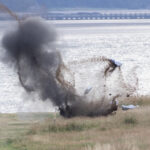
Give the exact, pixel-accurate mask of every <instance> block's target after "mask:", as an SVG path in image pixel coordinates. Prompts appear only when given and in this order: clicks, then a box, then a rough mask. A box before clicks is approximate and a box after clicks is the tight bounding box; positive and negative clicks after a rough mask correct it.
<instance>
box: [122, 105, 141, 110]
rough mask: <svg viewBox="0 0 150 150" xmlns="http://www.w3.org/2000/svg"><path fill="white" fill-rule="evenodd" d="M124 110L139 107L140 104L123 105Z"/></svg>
mask: <svg viewBox="0 0 150 150" xmlns="http://www.w3.org/2000/svg"><path fill="white" fill-rule="evenodd" d="M121 107H122V110H128V109H135V108H138V107H139V105H122V106H121Z"/></svg>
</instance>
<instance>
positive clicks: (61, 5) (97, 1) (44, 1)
mask: <svg viewBox="0 0 150 150" xmlns="http://www.w3.org/2000/svg"><path fill="white" fill-rule="evenodd" d="M0 2H1V3H3V4H5V5H6V6H7V7H9V8H10V9H11V10H13V11H30V10H36V9H39V8H46V9H66V8H68V9H71V8H74V9H75V8H81V9H82V8H89V9H91V8H93V9H97V8H100V9H150V0H0Z"/></svg>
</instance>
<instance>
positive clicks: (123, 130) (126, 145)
mask: <svg viewBox="0 0 150 150" xmlns="http://www.w3.org/2000/svg"><path fill="white" fill-rule="evenodd" d="M130 99H131V98H130ZM149 100H150V99H149ZM149 100H148V98H147V99H143V98H141V100H140V98H138V99H137V101H136V99H135V98H134V99H131V100H129V99H128V100H125V101H124V102H123V101H122V103H129V104H133V103H132V102H134V104H140V107H139V108H137V109H134V110H128V111H122V110H121V109H119V110H118V111H117V113H116V115H110V116H108V117H95V118H88V117H76V118H72V119H64V118H62V117H60V116H59V115H56V119H55V114H51V113H37V114H36V113H34V114H33V113H32V114H27V116H28V117H26V119H25V120H23V119H20V117H18V116H17V114H11V115H10V114H0V150H120V149H122V150H149V149H150V142H149V141H150V136H149V135H150V118H149V114H150V103H149ZM141 101H142V102H141ZM43 118H44V119H43ZM28 119H29V120H28Z"/></svg>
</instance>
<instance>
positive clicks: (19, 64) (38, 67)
mask: <svg viewBox="0 0 150 150" xmlns="http://www.w3.org/2000/svg"><path fill="white" fill-rule="evenodd" d="M0 9H4V10H6V11H7V12H8V13H9V14H10V15H11V16H13V17H14V18H15V19H16V20H17V21H18V25H16V26H15V28H13V30H12V31H9V32H7V33H6V34H4V35H3V37H2V46H3V48H4V49H5V51H6V60H5V63H7V64H10V63H11V64H14V65H15V67H16V68H15V69H16V70H17V73H18V78H19V81H20V84H21V86H22V87H23V88H24V89H25V91H26V92H27V93H28V94H30V93H32V94H34V93H36V94H37V95H38V96H39V98H40V100H42V101H46V100H49V101H51V102H52V103H53V105H54V106H55V107H58V109H59V112H60V114H61V115H62V116H64V117H67V118H69V117H74V116H90V117H93V116H107V115H109V114H111V113H112V112H113V111H116V110H117V107H118V106H117V101H116V98H118V97H119V96H118V95H117V94H116V96H114V97H112V98H111V100H112V102H111V103H110V99H108V98H107V97H106V95H107V94H108V91H107V84H106V80H105V79H106V78H107V77H109V76H110V75H111V74H110V73H112V72H114V70H115V69H116V68H120V67H121V64H120V63H118V62H116V61H114V60H112V59H108V58H106V57H99V58H91V59H87V60H86V59H85V60H81V61H74V62H71V63H70V64H67V65H66V64H64V61H63V59H62V57H61V54H60V52H59V50H57V47H56V45H55V42H56V40H57V33H56V31H55V29H54V27H52V26H51V25H49V24H48V23H47V22H46V21H45V20H44V19H42V18H39V17H38V18H37V17H29V18H26V19H23V20H20V19H19V20H18V17H17V15H15V14H14V13H13V12H11V11H10V10H9V9H8V8H6V7H4V6H3V5H0ZM86 63H92V64H95V63H97V64H100V65H102V66H103V63H104V70H103V69H100V68H99V66H98V67H97V68H96V69H95V70H96V71H97V72H96V75H97V78H96V79H97V80H96V82H94V83H93V85H92V84H90V85H91V87H89V88H87V89H86V88H82V89H83V90H84V89H86V90H85V91H83V92H82V94H81V95H80V94H78V92H77V81H76V80H77V77H79V80H80V83H79V84H81V83H84V84H85V83H86V82H85V81H84V79H85V78H83V79H82V78H81V76H80V75H81V74H82V73H79V72H78V69H82V68H81V67H77V68H76V70H74V69H73V68H74V67H73V65H74V66H75V65H80V66H81V65H83V67H84V68H87V69H89V66H88V67H85V66H84V64H86ZM94 66H95V65H94ZM82 71H83V70H82ZM83 74H86V75H87V76H89V74H88V71H87V70H85V71H84V73H83ZM91 75H94V74H93V73H91ZM104 76H105V79H104ZM120 77H121V76H119V77H118V78H120ZM91 78H92V79H93V78H94V77H93V76H91ZM121 80H122V79H121ZM118 81H119V80H118ZM122 81H123V80H122ZM104 85H105V86H104ZM94 86H95V87H94ZM86 87H87V86H86ZM99 90H101V92H100V91H99ZM87 94H88V96H87ZM90 94H95V95H97V97H96V100H95V97H92V96H91V97H90V96H89V95H90ZM88 99H90V100H88Z"/></svg>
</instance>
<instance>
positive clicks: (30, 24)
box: [2, 18, 65, 105]
mask: <svg viewBox="0 0 150 150" xmlns="http://www.w3.org/2000/svg"><path fill="white" fill-rule="evenodd" d="M55 39H56V33H55V32H54V30H53V29H52V28H50V27H49V26H48V25H47V24H45V23H44V21H43V20H42V19H40V18H28V19H26V20H23V21H21V22H20V24H19V26H18V27H17V28H16V29H15V31H12V32H9V33H7V34H6V35H5V36H4V37H3V40H2V44H3V46H4V48H5V49H6V51H7V55H8V58H9V60H8V61H12V62H13V63H15V65H16V67H17V70H18V75H19V79H20V82H21V84H22V86H23V87H24V88H25V89H26V90H27V91H28V92H32V91H36V92H39V94H40V96H41V99H42V100H46V99H51V100H52V101H53V103H54V104H55V105H60V104H61V101H62V100H63V96H65V95H63V94H64V90H63V89H62V88H60V86H59V85H58V84H57V82H56V80H55V77H54V72H55V69H56V68H57V67H58V65H60V64H61V63H62V60H61V57H60V55H59V53H58V52H57V51H56V49H55V48H54V46H53V45H54V41H55Z"/></svg>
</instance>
